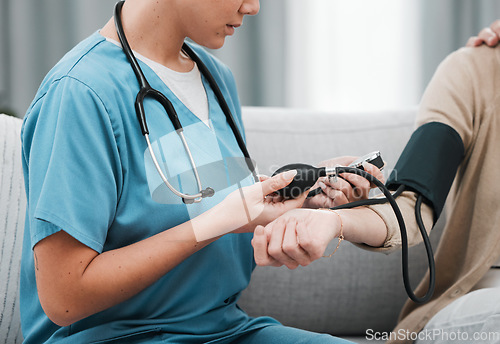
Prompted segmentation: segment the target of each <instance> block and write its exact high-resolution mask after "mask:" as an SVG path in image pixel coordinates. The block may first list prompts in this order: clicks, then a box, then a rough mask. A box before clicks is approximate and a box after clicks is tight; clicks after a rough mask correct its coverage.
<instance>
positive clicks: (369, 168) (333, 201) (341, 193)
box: [304, 156, 384, 208]
mask: <svg viewBox="0 0 500 344" xmlns="http://www.w3.org/2000/svg"><path fill="white" fill-rule="evenodd" d="M356 159H357V157H352V156H344V157H340V158H335V159H330V160H325V161H322V162H320V163H319V164H318V166H320V167H322V166H328V167H333V166H337V165H340V166H348V165H349V164H350V163H352V162H353V161H354V160H356ZM364 169H365V171H366V172H368V173H370V174H372V175H373V176H374V177H376V178H377V179H379V180H380V181H382V182H384V176H383V174H382V172H381V171H380V170H379V169H378V168H377V167H375V166H374V165H372V164H366V166H365V167H364ZM340 176H341V177H342V178H337V181H336V182H335V181H334V180H329V179H328V178H326V177H325V178H320V180H319V181H318V182H317V183H316V184H315V185H314V186H313V187H312V188H311V190H314V189H316V188H317V187H321V189H322V190H323V192H322V193H320V194H318V195H316V196H314V197H312V198H309V199H306V201H305V202H304V208H333V207H336V206H339V205H343V204H346V203H350V202H354V201H359V200H362V199H367V198H368V194H369V192H370V189H371V188H372V187H373V185H371V184H370V182H369V181H367V180H366V179H365V178H363V177H361V176H358V175H356V174H352V173H342V174H341V175H340Z"/></svg>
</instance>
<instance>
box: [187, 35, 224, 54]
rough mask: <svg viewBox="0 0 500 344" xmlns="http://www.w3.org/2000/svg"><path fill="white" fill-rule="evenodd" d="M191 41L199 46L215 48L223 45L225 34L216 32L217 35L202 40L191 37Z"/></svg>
mask: <svg viewBox="0 0 500 344" xmlns="http://www.w3.org/2000/svg"><path fill="white" fill-rule="evenodd" d="M193 41H194V42H195V43H197V44H199V45H201V46H204V47H205V48H207V49H212V50H216V49H220V48H222V47H223V46H224V43H225V42H226V35H225V34H222V33H220V32H218V33H217V36H216V37H214V39H211V40H204V41H196V40H194V39H193Z"/></svg>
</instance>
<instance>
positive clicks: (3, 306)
mask: <svg viewBox="0 0 500 344" xmlns="http://www.w3.org/2000/svg"><path fill="white" fill-rule="evenodd" d="M20 130H21V120H20V119H18V118H15V117H9V116H6V115H1V114H0V166H1V169H0V245H1V247H2V249H1V257H0V276H1V278H0V297H3V298H4V300H0V342H2V343H15V342H19V343H21V342H22V335H21V324H20V317H19V269H20V264H21V249H22V241H23V229H24V216H25V210H26V196H25V193H24V180H23V172H22V167H21V138H20Z"/></svg>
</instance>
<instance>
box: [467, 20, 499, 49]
mask: <svg viewBox="0 0 500 344" xmlns="http://www.w3.org/2000/svg"><path fill="white" fill-rule="evenodd" d="M499 42H500V19H499V20H496V21H494V22H493V23H492V24H491V25H490V27H485V28H484V29H482V30H481V31H480V32H479V34H478V35H477V36H473V37H471V38H469V40H468V41H467V45H466V46H467V47H478V46H480V45H482V44H483V43H485V44H486V45H488V46H490V47H495V46H496V45H497V44H498V43H499Z"/></svg>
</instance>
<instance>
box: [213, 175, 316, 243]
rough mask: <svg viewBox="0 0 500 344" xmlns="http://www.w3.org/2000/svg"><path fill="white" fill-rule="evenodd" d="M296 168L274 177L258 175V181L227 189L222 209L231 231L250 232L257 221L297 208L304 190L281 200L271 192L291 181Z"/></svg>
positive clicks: (257, 223)
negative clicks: (245, 185)
mask: <svg viewBox="0 0 500 344" xmlns="http://www.w3.org/2000/svg"><path fill="white" fill-rule="evenodd" d="M296 173H297V171H295V170H293V171H287V172H284V173H280V174H278V175H276V176H274V177H271V178H269V177H261V178H260V180H261V181H260V182H259V183H256V184H254V185H251V186H247V187H243V188H240V189H238V190H236V191H233V192H232V193H230V194H229V195H228V196H227V197H226V198H225V199H224V200H223V201H222V202H221V203H220V206H221V207H222V208H221V209H223V210H224V212H225V213H226V214H227V216H228V217H230V218H231V221H232V223H234V225H233V226H234V227H233V228H237V229H236V230H234V231H233V233H243V232H253V231H254V229H255V227H256V226H258V225H263V226H265V225H267V224H268V223H269V222H271V221H273V220H274V219H276V218H277V217H279V216H281V215H283V214H284V213H286V212H287V211H289V210H291V209H294V208H300V207H301V206H302V204H303V203H304V200H305V198H306V196H307V193H304V194H303V195H301V196H300V197H298V198H296V199H291V200H287V201H282V200H281V199H277V198H275V197H272V194H273V193H274V192H275V191H278V190H279V189H282V188H284V187H285V186H287V185H288V184H290V183H291V181H292V180H293V177H294V176H295V175H296Z"/></svg>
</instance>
